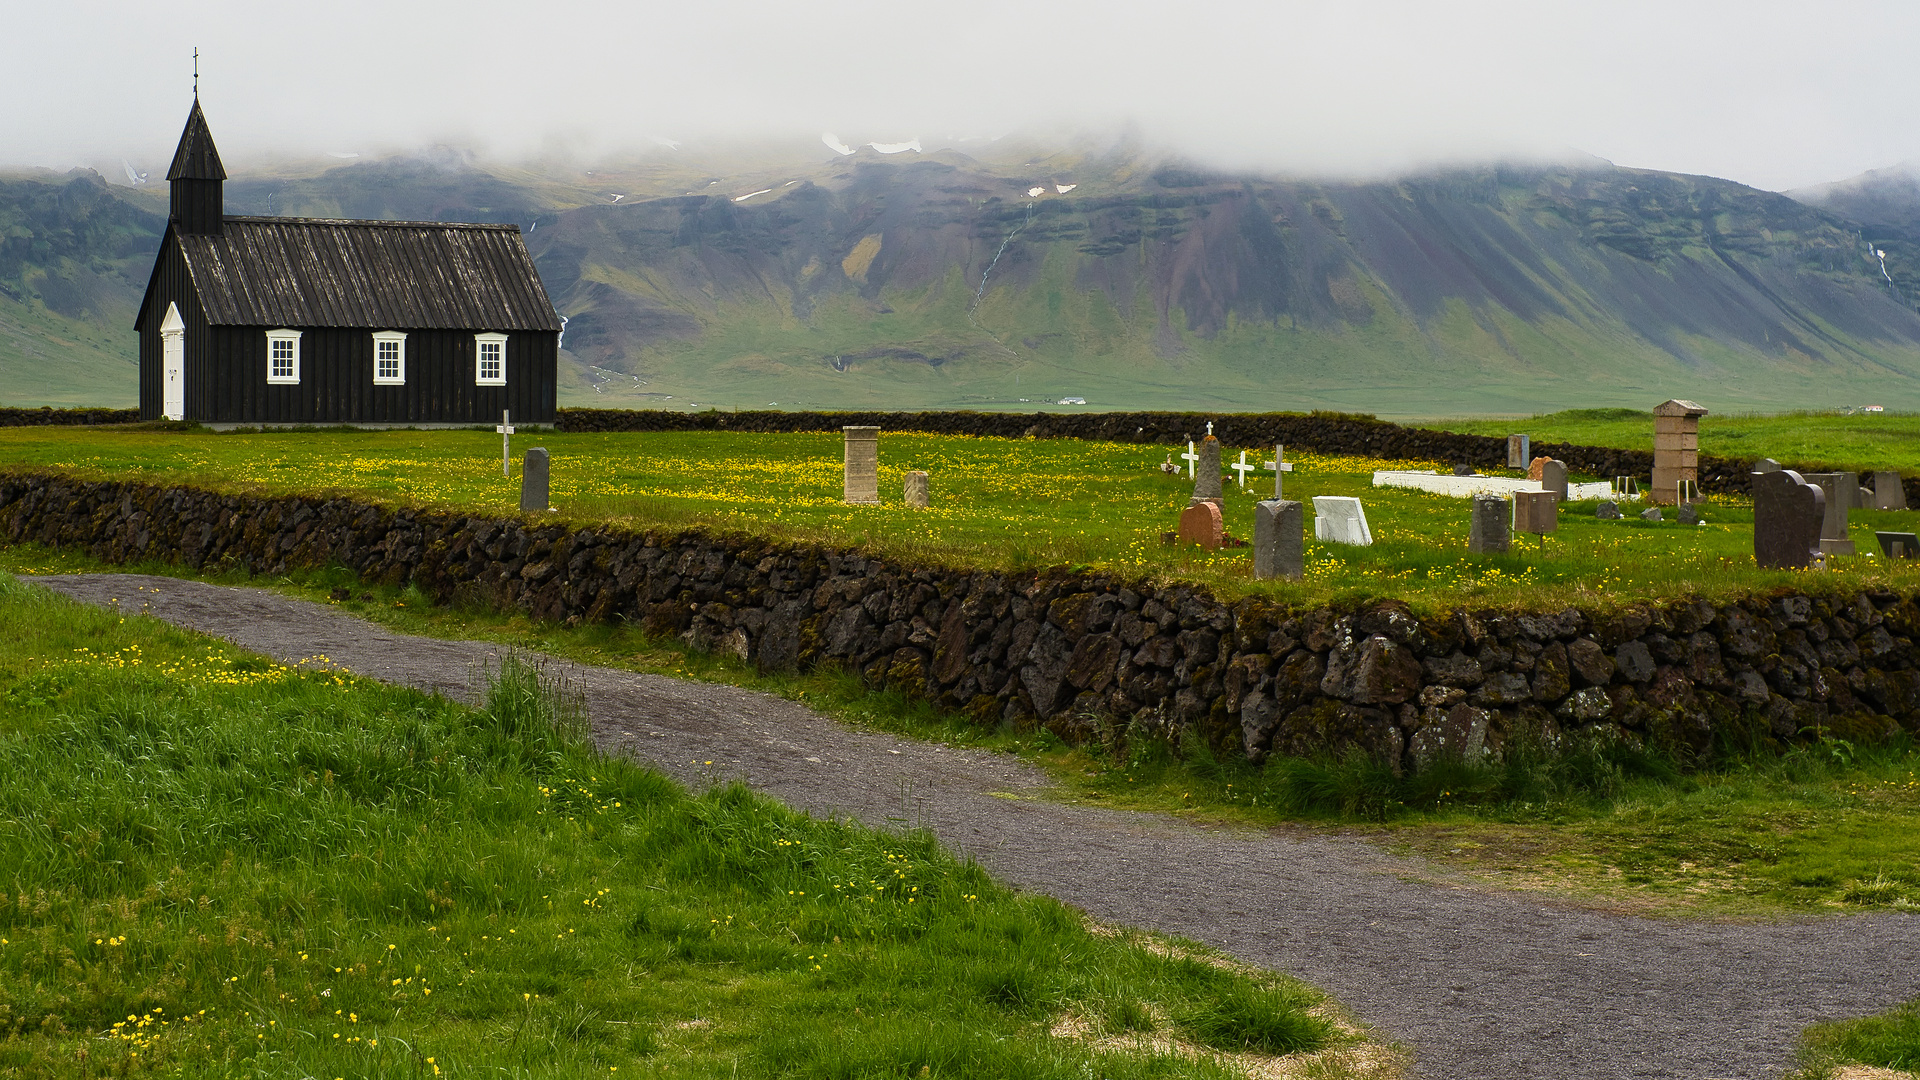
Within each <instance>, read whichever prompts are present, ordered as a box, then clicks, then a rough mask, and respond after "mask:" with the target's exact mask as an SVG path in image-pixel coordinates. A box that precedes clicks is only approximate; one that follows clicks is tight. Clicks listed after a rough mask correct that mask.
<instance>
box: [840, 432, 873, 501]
mask: <svg viewBox="0 0 1920 1080" xmlns="http://www.w3.org/2000/svg"><path fill="white" fill-rule="evenodd" d="M840 430H841V432H842V433H843V434H844V436H845V439H846V444H845V445H846V452H845V453H846V456H845V458H844V461H845V471H844V473H843V474H842V481H841V482H842V484H843V490H844V492H845V494H844V498H845V499H846V501H847V502H850V503H856V504H859V505H863V506H877V505H879V502H880V429H879V428H877V427H844V428H841V429H840Z"/></svg>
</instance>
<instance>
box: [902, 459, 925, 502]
mask: <svg viewBox="0 0 1920 1080" xmlns="http://www.w3.org/2000/svg"><path fill="white" fill-rule="evenodd" d="M901 494H902V498H904V499H905V501H906V504H907V505H908V506H911V507H913V508H914V509H916V510H925V509H926V508H927V474H926V473H924V472H921V471H920V470H919V469H915V470H913V471H912V472H910V473H908V474H907V482H906V485H905V490H904V491H903V492H902V493H901Z"/></svg>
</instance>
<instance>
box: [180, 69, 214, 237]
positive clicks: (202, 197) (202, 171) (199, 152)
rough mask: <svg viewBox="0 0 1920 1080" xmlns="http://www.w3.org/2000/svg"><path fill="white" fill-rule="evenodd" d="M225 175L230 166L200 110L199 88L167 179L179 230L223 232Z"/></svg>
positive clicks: (187, 232) (199, 232)
mask: <svg viewBox="0 0 1920 1080" xmlns="http://www.w3.org/2000/svg"><path fill="white" fill-rule="evenodd" d="M226 179H227V170H226V167H225V166H223V165H221V164H220V151H219V150H218V149H216V148H215V147H214V145H213V133H212V132H211V131H209V130H207V116H206V114H205V113H203V112H201V111H200V97H199V92H198V89H197V88H196V90H195V94H194V99H193V111H192V112H189V113H188V114H187V126H186V128H185V130H183V131H181V132H180V148H179V149H177V150H175V151H174V152H173V166H172V167H171V168H169V169H168V170H167V183H168V184H169V185H170V186H171V188H172V209H171V213H170V214H169V216H170V217H171V218H172V220H173V227H174V230H175V231H176V232H180V233H183V234H188V235H203V236H218V235H220V233H221V227H222V224H223V218H224V216H225V214H226V195H225V181H226Z"/></svg>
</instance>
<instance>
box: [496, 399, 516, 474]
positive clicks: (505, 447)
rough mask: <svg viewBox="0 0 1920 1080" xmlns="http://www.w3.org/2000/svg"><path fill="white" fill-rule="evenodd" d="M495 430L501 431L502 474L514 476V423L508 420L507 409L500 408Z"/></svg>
mask: <svg viewBox="0 0 1920 1080" xmlns="http://www.w3.org/2000/svg"><path fill="white" fill-rule="evenodd" d="M493 430H495V431H497V432H499V433H500V475H501V476H502V477H505V478H508V479H511V478H512V477H513V471H512V462H513V447H512V443H513V425H512V424H511V423H509V422H508V421H507V410H505V409H501V410H500V423H499V425H498V426H496V427H495V428H494V429H493Z"/></svg>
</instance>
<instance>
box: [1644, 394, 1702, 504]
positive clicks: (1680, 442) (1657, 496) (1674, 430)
mask: <svg viewBox="0 0 1920 1080" xmlns="http://www.w3.org/2000/svg"><path fill="white" fill-rule="evenodd" d="M1705 415H1707V410H1706V409H1704V408H1702V407H1701V406H1699V405H1697V404H1695V403H1694V402H1691V401H1680V400H1678V399H1675V400H1672V401H1663V402H1661V403H1660V404H1658V405H1655V406H1654V407H1653V485H1652V487H1651V488H1650V489H1648V491H1647V501H1649V502H1652V503H1655V504H1659V505H1666V506H1671V505H1672V504H1674V503H1675V502H1678V501H1679V490H1680V482H1681V481H1682V480H1685V481H1688V482H1690V483H1695V484H1697V483H1699V482H1700V418H1701V417H1703V416H1705Z"/></svg>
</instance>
